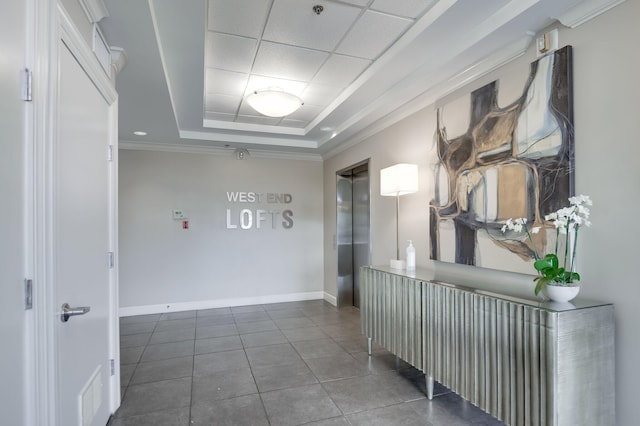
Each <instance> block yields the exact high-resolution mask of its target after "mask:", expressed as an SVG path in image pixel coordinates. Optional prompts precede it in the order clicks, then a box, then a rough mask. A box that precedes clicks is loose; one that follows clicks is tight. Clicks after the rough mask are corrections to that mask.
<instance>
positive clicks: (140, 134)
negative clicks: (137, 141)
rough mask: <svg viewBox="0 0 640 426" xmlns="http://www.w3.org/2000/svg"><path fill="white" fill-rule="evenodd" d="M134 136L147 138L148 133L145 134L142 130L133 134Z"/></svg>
mask: <svg viewBox="0 0 640 426" xmlns="http://www.w3.org/2000/svg"><path fill="white" fill-rule="evenodd" d="M133 134H134V135H136V136H147V132H144V131H142V130H136V131H135V132H133Z"/></svg>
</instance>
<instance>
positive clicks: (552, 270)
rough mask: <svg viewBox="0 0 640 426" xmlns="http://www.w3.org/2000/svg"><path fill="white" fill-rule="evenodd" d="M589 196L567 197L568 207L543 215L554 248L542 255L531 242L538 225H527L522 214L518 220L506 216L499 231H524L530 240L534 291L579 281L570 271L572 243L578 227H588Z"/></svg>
mask: <svg viewBox="0 0 640 426" xmlns="http://www.w3.org/2000/svg"><path fill="white" fill-rule="evenodd" d="M591 204H592V203H591V199H590V198H589V196H587V195H579V196H577V197H571V198H569V206H568V207H564V208H561V209H559V210H557V211H556V212H553V213H551V214H548V215H546V216H545V218H544V220H545V221H553V225H554V226H555V229H556V244H555V251H554V252H553V253H548V254H546V255H545V256H544V257H540V255H539V254H538V250H537V249H536V245H535V243H534V241H533V237H532V234H537V233H538V232H539V231H540V229H541V227H540V226H534V227H532V228H531V229H529V228H528V227H527V219H526V218H524V217H522V218H518V219H508V220H507V222H506V223H505V225H504V226H503V227H502V232H503V233H504V232H507V231H513V232H516V233H520V232H522V231H523V230H524V232H526V234H527V238H528V239H529V242H530V243H531V249H532V251H533V255H534V258H535V262H534V263H533V267H534V268H535V269H536V271H538V276H537V277H536V278H534V281H535V282H536V287H535V290H534V292H535V294H536V295H538V293H540V290H542V289H543V288H544V287H545V286H546V285H548V284H549V285H560V286H573V285H576V284H575V283H576V282H577V281H580V274H578V273H577V272H575V271H574V268H575V263H576V242H577V241H578V230H579V229H580V228H581V227H582V226H591V222H589V214H590V211H589V207H588V206H591ZM562 235H564V253H561V254H562V257H563V261H562V266H560V260H559V258H558V250H559V248H560V244H559V243H560V241H561V240H562Z"/></svg>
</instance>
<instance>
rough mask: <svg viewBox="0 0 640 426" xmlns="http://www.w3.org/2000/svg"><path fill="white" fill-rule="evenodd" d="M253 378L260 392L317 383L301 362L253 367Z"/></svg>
mask: <svg viewBox="0 0 640 426" xmlns="http://www.w3.org/2000/svg"><path fill="white" fill-rule="evenodd" d="M253 376H254V377H255V380H256V384H257V385H258V390H260V392H267V391H272V390H277V389H286V388H291V387H296V386H304V385H311V384H314V383H318V381H317V380H316V377H315V376H314V375H313V372H312V371H311V370H310V369H309V367H307V365H306V364H305V363H304V362H302V361H297V362H293V363H290V364H284V365H270V366H266V367H255V368H253Z"/></svg>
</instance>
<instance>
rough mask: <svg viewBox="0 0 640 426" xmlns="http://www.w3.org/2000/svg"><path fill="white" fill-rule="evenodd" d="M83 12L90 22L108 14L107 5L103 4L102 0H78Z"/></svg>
mask: <svg viewBox="0 0 640 426" xmlns="http://www.w3.org/2000/svg"><path fill="white" fill-rule="evenodd" d="M78 1H79V2H80V6H82V10H83V11H84V14H85V15H87V18H89V22H91V23H92V24H93V23H95V22H100V21H101V20H102V19H103V18H106V17H107V16H109V11H108V10H107V6H105V4H104V2H103V1H102V0H78Z"/></svg>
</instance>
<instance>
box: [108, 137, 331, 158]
mask: <svg viewBox="0 0 640 426" xmlns="http://www.w3.org/2000/svg"><path fill="white" fill-rule="evenodd" d="M118 148H119V149H129V150H136V151H159V152H175V153H181V154H204V155H217V156H228V157H229V158H233V153H234V151H235V150H236V148H239V147H238V146H233V147H229V148H220V147H214V146H199V145H186V144H164V143H154V142H139V141H128V140H120V141H119V143H118ZM249 153H250V154H251V158H270V159H277V160H298V161H322V156H321V155H319V154H307V153H299V152H284V151H268V150H261V149H253V148H252V149H250V150H249Z"/></svg>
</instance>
